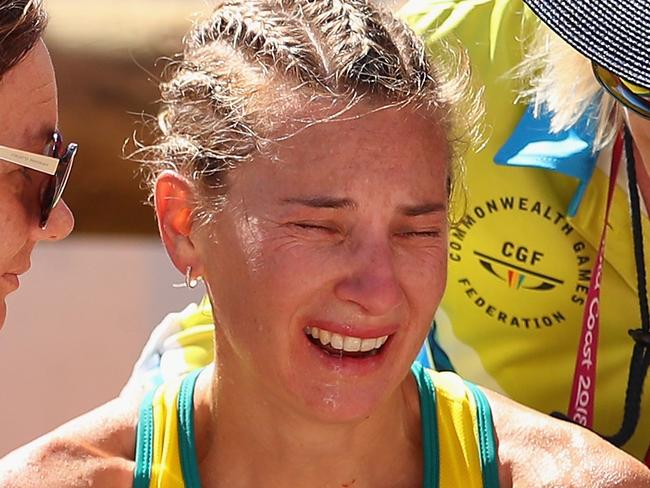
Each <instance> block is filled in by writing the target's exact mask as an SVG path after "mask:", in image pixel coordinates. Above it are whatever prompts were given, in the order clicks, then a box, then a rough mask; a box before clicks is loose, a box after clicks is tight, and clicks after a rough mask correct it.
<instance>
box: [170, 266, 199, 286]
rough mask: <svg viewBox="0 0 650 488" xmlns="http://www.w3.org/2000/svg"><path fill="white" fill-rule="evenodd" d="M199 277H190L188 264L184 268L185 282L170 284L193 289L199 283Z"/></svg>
mask: <svg viewBox="0 0 650 488" xmlns="http://www.w3.org/2000/svg"><path fill="white" fill-rule="evenodd" d="M201 279H202V278H201V277H200V276H197V277H196V278H192V266H188V267H187V268H185V282H184V283H175V284H174V285H172V286H173V287H174V288H190V289H194V288H196V286H197V285H198V284H199V281H201Z"/></svg>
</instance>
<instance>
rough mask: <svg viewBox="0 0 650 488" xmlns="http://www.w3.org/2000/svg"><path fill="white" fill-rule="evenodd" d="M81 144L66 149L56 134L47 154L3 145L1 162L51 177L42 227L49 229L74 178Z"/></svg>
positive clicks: (43, 204) (44, 199)
mask: <svg viewBox="0 0 650 488" xmlns="http://www.w3.org/2000/svg"><path fill="white" fill-rule="evenodd" d="M77 147H78V146H77V144H75V143H74V142H71V143H70V144H68V146H67V147H66V148H65V151H64V150H63V142H62V139H61V134H59V133H58V132H54V133H53V134H52V137H51V139H50V141H49V142H48V143H47V145H46V146H45V150H44V151H43V154H37V153H32V152H29V151H23V150H21V149H14V148H11V147H6V146H0V159H3V160H5V161H8V162H10V163H13V164H17V165H19V166H23V167H25V168H29V169H32V170H34V171H39V172H41V173H45V174H47V175H49V177H48V179H47V183H46V184H45V187H44V188H43V191H42V193H41V216H40V221H39V225H40V227H41V229H45V227H46V226H47V221H48V219H49V218H50V213H52V209H53V208H54V207H56V206H57V204H58V203H59V201H60V200H61V195H63V190H64V189H65V185H66V183H67V182H68V178H69V177H70V171H71V170H72V162H73V161H74V157H75V154H77Z"/></svg>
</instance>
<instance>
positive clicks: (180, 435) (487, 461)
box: [133, 362, 498, 488]
mask: <svg viewBox="0 0 650 488" xmlns="http://www.w3.org/2000/svg"><path fill="white" fill-rule="evenodd" d="M199 371H200V370H197V371H195V372H193V373H191V374H190V375H188V376H186V377H185V378H184V379H181V378H178V379H176V380H174V381H170V382H167V383H165V384H162V385H161V386H159V387H158V389H157V390H155V392H152V393H151V394H150V395H149V397H148V399H146V400H145V402H143V406H142V408H141V411H140V422H139V424H138V433H137V441H136V468H135V473H134V483H133V487H134V488H195V487H198V486H200V481H199V474H198V466H197V464H196V454H195V449H194V425H193V418H192V417H193V406H192V402H191V397H192V392H193V386H194V382H195V381H196V377H197V376H198V373H199ZM413 374H414V376H415V378H416V382H417V384H418V390H419V394H420V405H421V414H422V429H423V456H424V461H425V462H424V464H425V476H424V488H455V487H458V486H462V487H464V488H498V471H497V469H496V455H495V443H494V437H493V435H492V422H491V414H490V412H489V404H487V400H485V398H484V397H483V396H482V393H480V391H479V390H478V389H476V391H474V390H473V388H475V387H473V385H470V384H467V383H465V382H464V381H463V380H462V379H461V378H460V377H458V376H457V375H456V374H454V373H448V372H445V373H440V372H434V371H431V370H428V369H425V368H423V367H422V366H421V365H420V364H419V363H417V362H416V363H415V364H414V365H413ZM179 392H180V396H181V399H180V400H181V401H180V405H181V406H180V409H181V412H179ZM477 392H478V393H477ZM181 424H183V425H181ZM181 431H182V432H181ZM183 468H185V469H183ZM184 471H185V476H184ZM495 480H496V481H495Z"/></svg>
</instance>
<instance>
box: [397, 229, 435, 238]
mask: <svg viewBox="0 0 650 488" xmlns="http://www.w3.org/2000/svg"><path fill="white" fill-rule="evenodd" d="M397 235H398V236H399V237H406V238H437V237H440V231H439V230H438V229H429V230H417V231H416V230H413V231H407V232H400V233H399V234H397Z"/></svg>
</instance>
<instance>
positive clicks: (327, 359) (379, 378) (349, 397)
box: [289, 341, 399, 423]
mask: <svg viewBox="0 0 650 488" xmlns="http://www.w3.org/2000/svg"><path fill="white" fill-rule="evenodd" d="M393 347H394V344H391V342H390V341H388V342H387V343H386V344H385V345H384V346H383V347H382V349H381V350H379V351H376V352H375V353H373V354H365V355H364V354H345V353H343V352H341V353H336V352H333V351H331V350H327V349H324V348H321V347H318V345H315V344H311V343H309V344H307V345H306V347H303V348H301V349H302V350H301V353H302V354H300V355H299V358H300V361H299V362H298V363H294V364H293V367H292V368H291V372H290V373H289V384H290V385H292V387H290V388H291V390H293V393H292V394H293V395H295V396H297V397H299V398H301V399H302V402H301V403H303V405H304V407H305V408H306V409H307V410H308V415H309V416H313V417H314V418H315V419H318V420H319V421H324V422H334V423H346V422H354V421H360V420H363V419H365V418H367V417H368V416H369V415H371V414H372V413H373V412H374V411H376V409H377V408H378V406H379V405H380V404H381V403H382V402H384V401H385V399H386V398H387V397H388V396H389V395H390V391H389V390H390V389H391V387H392V386H394V387H396V386H397V385H392V384H393V383H399V378H397V375H395V374H394V373H395V372H396V368H397V367H398V365H397V364H396V363H397V362H398V361H395V359H396V358H394V357H392V356H393V355H394V352H395V351H393V350H392V348H393ZM296 356H298V355H296ZM296 356H294V358H296V359H298V357H296ZM392 377H395V381H392V380H391V378H392Z"/></svg>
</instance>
